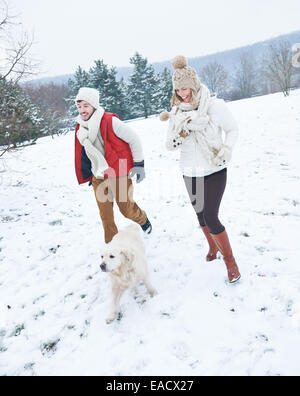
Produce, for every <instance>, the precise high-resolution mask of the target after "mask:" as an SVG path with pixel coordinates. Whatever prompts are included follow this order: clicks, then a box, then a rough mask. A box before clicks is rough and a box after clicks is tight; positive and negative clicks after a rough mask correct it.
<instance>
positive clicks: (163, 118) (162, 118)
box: [159, 111, 170, 121]
mask: <svg viewBox="0 0 300 396" xmlns="http://www.w3.org/2000/svg"><path fill="white" fill-rule="evenodd" d="M159 118H160V121H168V119H169V118H170V114H169V113H168V112H167V111H164V112H162V113H161V115H160V117H159Z"/></svg>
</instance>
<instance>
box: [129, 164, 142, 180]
mask: <svg viewBox="0 0 300 396" xmlns="http://www.w3.org/2000/svg"><path fill="white" fill-rule="evenodd" d="M135 175H136V182H137V183H140V182H141V181H143V180H144V179H145V177H146V175H145V163H144V161H141V162H134V163H133V168H132V169H131V171H130V173H129V176H130V177H131V179H133V178H134V176H135Z"/></svg>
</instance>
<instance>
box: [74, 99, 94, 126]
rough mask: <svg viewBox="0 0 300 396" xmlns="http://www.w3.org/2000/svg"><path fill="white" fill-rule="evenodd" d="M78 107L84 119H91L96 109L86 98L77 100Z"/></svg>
mask: <svg viewBox="0 0 300 396" xmlns="http://www.w3.org/2000/svg"><path fill="white" fill-rule="evenodd" d="M77 109H78V113H79V114H80V116H81V118H82V119H83V121H87V120H89V119H90V118H91V116H92V115H93V113H94V111H95V109H94V107H93V106H91V105H90V104H89V103H88V102H86V101H85V100H81V101H80V102H77Z"/></svg>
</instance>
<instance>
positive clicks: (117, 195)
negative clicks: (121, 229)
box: [92, 176, 147, 243]
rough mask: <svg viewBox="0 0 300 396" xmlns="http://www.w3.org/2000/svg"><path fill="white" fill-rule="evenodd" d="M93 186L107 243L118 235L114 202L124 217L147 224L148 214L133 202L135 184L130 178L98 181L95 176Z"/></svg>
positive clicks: (140, 223)
mask: <svg viewBox="0 0 300 396" xmlns="http://www.w3.org/2000/svg"><path fill="white" fill-rule="evenodd" d="M92 185H93V188H94V193H95V197H96V201H97V205H98V208H99V212H100V217H101V220H102V225H103V229H104V239H105V243H109V242H110V241H111V240H112V239H113V237H114V236H115V235H116V234H117V233H118V228H117V226H116V223H115V220H114V210H113V204H114V200H115V201H116V203H117V205H118V207H119V209H120V212H121V213H122V215H123V216H125V217H126V218H128V219H130V220H132V221H134V222H135V223H137V224H139V225H144V224H145V223H146V221H147V216H146V213H145V212H144V211H143V210H141V209H140V207H139V206H138V205H137V203H136V202H135V201H134V200H133V184H132V180H131V179H130V178H128V177H127V176H123V177H115V178H108V179H96V178H95V177H94V176H93V180H92Z"/></svg>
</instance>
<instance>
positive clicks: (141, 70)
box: [66, 53, 172, 120]
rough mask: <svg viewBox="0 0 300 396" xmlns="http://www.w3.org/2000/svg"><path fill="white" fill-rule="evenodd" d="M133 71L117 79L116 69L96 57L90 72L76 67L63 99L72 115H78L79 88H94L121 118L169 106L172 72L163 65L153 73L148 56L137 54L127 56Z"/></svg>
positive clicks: (154, 112)
mask: <svg viewBox="0 0 300 396" xmlns="http://www.w3.org/2000/svg"><path fill="white" fill-rule="evenodd" d="M130 64H131V65H133V72H132V74H131V75H130V77H129V81H128V82H125V81H124V79H121V81H118V80H117V69H116V68H115V67H109V66H108V65H106V64H105V63H104V62H103V60H97V61H95V63H94V66H93V67H91V68H90V70H89V71H85V70H83V69H82V68H81V67H78V69H77V71H76V73H75V75H74V77H73V78H72V79H70V80H69V83H68V87H69V96H68V97H67V98H66V102H67V105H68V108H69V110H70V113H71V115H75V114H77V110H76V106H75V103H74V98H75V96H76V94H77V92H78V90H79V88H80V87H90V88H95V89H97V90H98V91H99V92H100V102H101V105H102V106H103V107H104V108H105V110H106V111H108V112H111V113H116V114H118V116H119V117H120V118H121V119H123V120H128V119H134V118H139V117H145V118H147V117H149V116H150V115H153V114H157V113H159V112H161V111H162V110H164V109H168V108H169V107H170V100H171V95H172V74H171V72H170V71H169V70H168V69H167V68H165V69H164V70H163V72H162V73H159V74H156V73H155V71H154V68H153V66H152V65H151V64H149V63H148V60H147V58H143V56H142V55H141V54H139V53H136V54H135V55H134V56H133V57H132V58H130Z"/></svg>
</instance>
